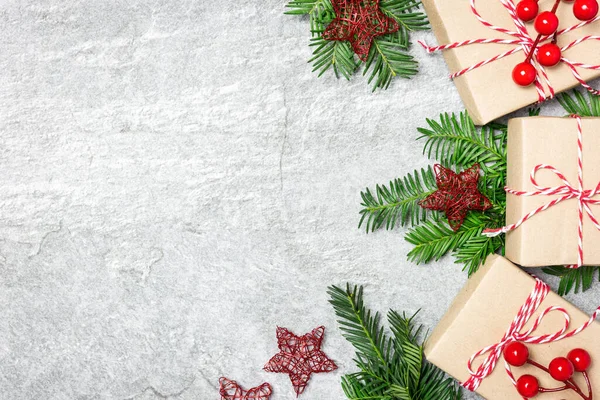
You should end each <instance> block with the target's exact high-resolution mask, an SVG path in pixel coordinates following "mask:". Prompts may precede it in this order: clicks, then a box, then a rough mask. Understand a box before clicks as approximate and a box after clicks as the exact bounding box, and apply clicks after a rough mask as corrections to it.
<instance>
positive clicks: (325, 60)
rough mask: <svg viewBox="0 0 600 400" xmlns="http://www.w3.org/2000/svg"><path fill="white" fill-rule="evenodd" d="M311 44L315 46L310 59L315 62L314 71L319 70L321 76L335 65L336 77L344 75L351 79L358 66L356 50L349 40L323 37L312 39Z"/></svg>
mask: <svg viewBox="0 0 600 400" xmlns="http://www.w3.org/2000/svg"><path fill="white" fill-rule="evenodd" d="M310 45H311V46H315V47H316V48H315V50H314V51H313V57H312V58H311V59H310V60H308V62H309V63H313V72H316V71H318V72H319V76H321V75H323V74H324V73H325V72H326V71H327V70H329V69H330V68H332V67H333V71H334V72H335V76H336V77H338V78H339V77H340V75H341V76H343V77H344V78H346V79H348V80H349V79H350V77H351V76H352V74H354V72H355V71H356V68H358V65H359V64H358V63H357V62H356V61H355V59H354V51H353V50H352V47H351V46H350V44H349V43H348V42H339V41H328V40H325V39H323V38H321V37H316V38H313V39H311V44H310Z"/></svg>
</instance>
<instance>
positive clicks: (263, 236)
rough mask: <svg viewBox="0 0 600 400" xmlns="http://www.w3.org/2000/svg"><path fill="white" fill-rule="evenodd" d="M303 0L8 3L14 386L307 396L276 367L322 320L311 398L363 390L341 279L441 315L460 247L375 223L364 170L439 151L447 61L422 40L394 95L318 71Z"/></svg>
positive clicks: (459, 281) (3, 334)
mask: <svg viewBox="0 0 600 400" xmlns="http://www.w3.org/2000/svg"><path fill="white" fill-rule="evenodd" d="M283 5H284V2H283V1H282V0H265V1H257V0H250V1H246V2H209V1H191V0H180V1H168V0H155V1H141V0H99V1H76V0H39V1H35V2H33V1H31V2H26V1H17V0H5V1H3V2H2V4H1V5H0V20H1V24H2V35H1V37H0V66H1V69H0V83H1V87H2V91H1V92H0V104H1V110H2V111H1V112H0V129H1V135H0V167H1V169H0V170H1V171H2V173H1V174H0V185H1V190H0V306H1V309H2V318H0V388H1V391H2V395H1V396H0V397H2V398H5V399H13V400H16V399H43V400H62V399H82V400H83V399H138V400H141V399H143V400H156V399H165V398H169V399H202V400H205V399H217V398H218V395H217V392H216V388H217V380H218V378H219V376H222V375H225V376H227V377H230V378H232V379H236V380H238V381H239V382H240V383H241V384H243V385H245V386H246V387H250V386H254V385H257V384H259V383H261V382H263V381H269V382H271V383H272V384H273V386H274V389H275V392H274V395H273V397H272V398H273V400H283V399H293V398H294V397H295V396H294V394H293V392H292V389H291V385H290V383H289V381H288V379H287V377H286V376H284V375H280V374H268V373H266V372H263V371H262V370H261V367H262V365H263V364H264V363H265V362H266V361H267V360H268V359H269V357H270V356H272V355H273V354H274V353H275V352H276V351H277V347H276V341H275V327H276V326H277V325H279V326H284V327H288V328H290V329H292V330H293V331H295V332H297V333H304V332H306V331H308V330H310V329H312V328H313V327H315V326H317V325H320V324H323V325H325V326H326V327H327V332H326V340H325V343H324V350H325V351H326V352H327V353H328V354H329V355H330V356H331V357H332V358H333V359H335V360H336V361H337V362H338V363H339V367H340V368H339V370H338V371H337V372H336V373H332V374H320V375H315V376H314V377H313V379H312V381H311V383H310V385H309V387H308V388H307V390H306V392H305V394H304V395H303V397H302V398H303V399H305V400H315V399H317V400H318V399H342V398H343V394H342V391H341V389H340V385H339V380H340V376H341V375H342V374H344V373H348V372H351V371H353V370H354V367H353V363H352V361H351V358H352V351H351V348H350V346H349V345H348V344H347V343H346V342H345V341H344V340H343V339H342V337H341V336H340V334H339V331H338V330H337V326H336V323H335V319H334V316H333V313H332V310H331V309H330V306H329V305H328V303H327V296H326V293H325V289H326V287H327V285H330V284H344V283H345V282H347V281H350V282H354V283H362V284H365V285H366V295H367V299H368V301H369V304H370V305H371V306H372V307H373V308H375V309H379V310H382V311H385V310H386V309H388V308H390V307H393V308H395V309H397V310H407V311H409V312H412V311H415V310H417V309H419V308H421V309H422V313H421V318H420V320H421V322H423V323H424V324H426V325H427V326H430V327H433V326H434V325H435V324H436V322H437V321H438V320H439V319H440V317H441V316H442V314H443V313H444V311H445V309H446V308H447V307H448V305H449V304H450V301H451V300H452V298H453V296H454V295H455V293H456V292H457V291H458V290H459V288H460V287H461V286H462V285H463V283H464V282H465V280H466V276H465V274H464V273H462V272H461V268H460V266H458V265H454V264H453V263H452V260H450V259H444V260H442V261H441V262H438V263H432V264H431V265H427V266H416V265H413V264H411V263H408V262H406V261H405V260H406V257H405V255H406V253H407V251H408V250H409V248H410V247H409V246H408V244H406V243H405V242H404V240H403V231H402V229H398V230H396V231H391V232H380V233H376V234H372V235H366V234H365V233H364V232H363V231H361V230H358V229H357V228H356V226H357V222H358V211H359V208H360V198H359V193H360V190H361V189H363V188H364V187H366V186H367V185H369V186H372V185H374V184H375V183H380V182H386V181H388V180H389V179H392V178H394V177H397V176H399V175H402V174H404V173H406V172H408V171H410V170H412V169H413V168H414V167H420V166H425V165H427V164H428V161H427V160H426V159H425V158H424V157H423V156H422V155H421V153H420V148H419V146H418V145H415V142H414V139H415V137H416V136H417V132H416V127H418V126H422V125H423V124H424V120H425V118H426V117H435V116H436V115H437V114H438V113H440V112H443V111H459V110H461V108H462V106H461V103H460V100H459V98H458V95H457V93H456V91H455V89H454V87H453V85H452V83H451V82H450V81H448V80H447V78H446V72H447V70H446V67H445V65H444V63H443V61H442V58H441V57H439V56H426V55H425V54H424V52H423V51H421V50H420V49H417V48H415V49H414V50H413V53H414V54H415V55H416V56H417V57H418V58H419V59H420V60H421V62H422V64H421V67H422V72H421V74H420V75H419V76H418V77H416V78H415V79H413V80H410V81H397V82H396V83H394V84H393V86H392V87H391V89H390V90H388V91H386V92H378V93H376V94H371V91H370V87H369V86H368V85H367V84H366V83H365V80H364V79H362V78H361V77H359V76H357V77H356V79H354V80H353V81H352V82H350V83H348V82H346V81H343V80H339V81H338V80H336V79H334V78H333V77H332V76H331V75H330V74H327V75H326V76H325V77H324V78H322V79H317V78H316V76H315V75H314V74H312V73H311V72H310V69H311V68H310V66H309V65H308V64H306V60H307V59H308V58H309V57H310V49H309V47H308V46H307V44H308V25H307V21H306V20H304V19H302V18H298V17H290V16H284V15H283V14H282V12H283ZM418 36H419V37H421V38H425V39H427V40H429V41H433V37H432V35H431V34H430V33H425V34H421V35H418ZM544 112H545V113H548V114H552V113H555V112H558V111H557V108H556V105H552V104H551V105H549V106H547V107H546V108H545V109H544ZM552 283H553V284H555V283H556V282H555V281H552ZM599 293H600V287H599V288H598V289H597V290H594V291H592V292H588V293H586V294H585V295H580V296H577V297H573V299H574V301H575V303H576V304H578V305H579V306H581V307H583V308H584V309H585V310H586V311H591V310H592V308H593V306H594V303H595V300H596V299H598V294H599ZM473 398H474V397H473Z"/></svg>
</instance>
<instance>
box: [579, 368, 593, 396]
mask: <svg viewBox="0 0 600 400" xmlns="http://www.w3.org/2000/svg"><path fill="white" fill-rule="evenodd" d="M581 374H582V375H583V377H584V378H585V383H586V385H587V388H588V393H589V397H588V400H592V398H593V397H594V393H593V392H592V384H591V383H590V377H589V376H588V374H587V371H583V372H581Z"/></svg>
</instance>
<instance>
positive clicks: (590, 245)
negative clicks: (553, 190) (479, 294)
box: [505, 117, 600, 267]
mask: <svg viewBox="0 0 600 400" xmlns="http://www.w3.org/2000/svg"><path fill="white" fill-rule="evenodd" d="M581 121H582V133H583V136H582V137H583V142H582V144H583V153H582V155H583V187H584V189H594V188H595V187H596V185H598V182H600V162H598V154H599V153H600V118H582V119H581ZM577 132H578V130H577V120H576V119H574V118H568V117H566V118H552V117H531V118H515V119H511V120H510V121H509V123H508V146H507V153H508V154H507V162H508V166H507V167H508V170H507V181H506V185H507V186H508V187H509V188H511V189H514V190H518V191H534V190H536V188H535V187H534V186H533V184H532V182H531V180H530V174H531V171H532V170H533V168H534V167H535V166H536V165H538V164H550V165H552V166H553V167H555V168H556V169H558V170H559V171H560V172H561V173H562V174H563V175H564V176H565V177H566V178H567V180H568V182H569V183H570V184H571V185H572V186H573V187H575V188H578V168H577V151H578V146H577V135H578V133H577ZM535 177H536V180H537V183H538V185H541V186H544V187H555V186H560V185H563V182H562V181H561V180H560V179H559V178H558V177H557V175H555V174H554V173H553V172H551V171H548V170H540V171H538V172H537V173H536V175H535ZM558 197H560V196H558V195H554V196H545V195H541V196H516V195H513V194H507V198H506V223H507V225H509V224H512V223H515V222H517V221H518V220H519V219H520V218H522V217H523V216H524V215H526V214H528V213H529V212H531V211H532V210H535V209H536V208H538V207H540V206H543V205H544V204H547V203H549V202H550V201H552V200H553V199H556V198H558ZM593 198H594V199H600V196H594V197H593ZM578 209H579V202H578V200H577V199H570V200H565V201H563V202H561V203H559V204H557V205H555V206H552V207H550V208H548V209H547V210H545V211H542V212H540V213H538V214H536V215H535V216H533V217H531V218H530V219H528V220H527V221H526V222H524V223H523V224H522V225H521V226H520V227H518V228H517V229H516V230H514V231H511V232H508V233H507V234H506V254H505V256H506V258H508V259H509V260H511V261H512V262H514V263H516V264H519V265H521V266H525V267H540V266H549V265H573V264H577V261H578V240H579V239H578V238H579V235H578V229H579V228H578V226H579V217H578V215H579V214H578ZM590 209H591V211H592V212H593V213H596V214H597V216H598V217H600V205H590ZM599 244H600V231H599V230H598V229H597V228H596V227H595V226H594V224H593V223H592V221H591V220H590V218H589V216H588V215H587V214H586V213H585V212H584V215H583V264H584V265H598V264H600V245H599Z"/></svg>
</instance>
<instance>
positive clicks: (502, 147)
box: [417, 112, 507, 176]
mask: <svg viewBox="0 0 600 400" xmlns="http://www.w3.org/2000/svg"><path fill="white" fill-rule="evenodd" d="M427 124H428V125H429V128H418V129H417V130H418V131H419V132H420V133H421V136H420V137H419V138H418V139H425V145H424V146H423V154H427V156H428V157H429V158H435V159H438V160H444V161H445V163H447V164H448V165H454V166H456V167H457V168H460V169H462V168H469V167H471V166H472V165H473V164H475V163H479V164H480V166H481V168H482V170H483V171H484V174H487V173H489V172H493V173H494V174H495V175H502V176H503V175H505V173H506V131H507V127H506V125H502V124H498V123H491V124H488V125H485V126H483V127H481V128H475V124H474V123H473V120H472V119H471V117H469V116H468V114H467V113H466V112H462V113H460V114H459V115H458V117H457V116H456V115H455V114H447V113H445V114H441V115H440V119H439V122H438V121H435V120H432V119H427Z"/></svg>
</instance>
